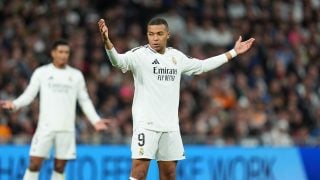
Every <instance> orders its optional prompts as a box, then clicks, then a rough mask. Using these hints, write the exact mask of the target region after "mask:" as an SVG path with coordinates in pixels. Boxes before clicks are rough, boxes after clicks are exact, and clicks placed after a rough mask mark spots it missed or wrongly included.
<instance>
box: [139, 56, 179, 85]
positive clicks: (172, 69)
mask: <svg viewBox="0 0 320 180" xmlns="http://www.w3.org/2000/svg"><path fill="white" fill-rule="evenodd" d="M140 61H142V64H141V66H140V73H141V75H142V76H143V77H146V78H150V79H151V80H153V81H155V82H160V83H169V82H174V81H176V80H177V79H179V77H180V69H179V58H178V57H177V56H174V55H172V54H165V55H161V54H152V55H150V54H149V55H148V54H146V55H144V57H141V59H140Z"/></svg>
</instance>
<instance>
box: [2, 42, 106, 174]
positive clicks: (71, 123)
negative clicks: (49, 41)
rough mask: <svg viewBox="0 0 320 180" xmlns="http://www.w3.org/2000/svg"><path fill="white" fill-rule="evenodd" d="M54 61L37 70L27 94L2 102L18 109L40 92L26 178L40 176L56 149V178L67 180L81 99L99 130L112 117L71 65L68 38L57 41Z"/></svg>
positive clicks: (91, 120) (74, 146) (73, 155)
mask: <svg viewBox="0 0 320 180" xmlns="http://www.w3.org/2000/svg"><path fill="white" fill-rule="evenodd" d="M51 56H52V59H53V60H52V63H50V64H47V65H44V66H42V67H39V68H37V69H36V70H35V72H34V73H33V75H32V77H31V80H30V83H29V85H28V87H27V88H26V90H25V91H24V93H23V94H22V95H21V96H19V97H18V98H17V99H15V100H14V101H8V100H7V101H1V106H2V108H4V109H8V110H18V109H20V108H21V107H23V106H26V105H28V104H30V103H31V102H32V101H33V100H34V98H35V97H36V95H37V94H38V92H39V95H40V112H39V121H38V126H37V129H36V132H35V134H34V137H33V139H32V142H31V148H30V164H29V168H28V169H27V170H26V172H25V175H24V178H23V179H24V180H35V179H38V176H39V170H40V168H41V164H42V161H43V160H44V159H45V158H48V157H49V153H50V150H51V148H52V147H54V150H55V159H54V171H53V173H52V179H55V180H60V179H64V168H65V165H66V163H67V161H68V160H69V159H75V158H76V149H75V148H76V137H75V114H76V103H77V100H78V102H79V104H80V106H81V108H82V110H83V112H84V113H85V115H86V116H87V117H88V119H89V120H90V122H91V123H92V125H93V126H94V128H95V130H97V131H100V130H105V129H107V127H108V126H107V125H108V123H109V120H108V119H101V118H100V117H99V116H98V114H97V113H96V111H95V109H94V106H93V104H92V102H91V100H90V98H89V95H88V92H87V89H86V84H85V80H84V77H83V75H82V73H81V72H80V71H79V70H77V69H75V68H72V67H70V66H69V65H68V60H69V56H70V47H69V45H68V42H67V41H65V40H58V41H56V42H54V43H53V46H52V50H51Z"/></svg>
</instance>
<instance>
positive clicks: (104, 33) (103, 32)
mask: <svg viewBox="0 0 320 180" xmlns="http://www.w3.org/2000/svg"><path fill="white" fill-rule="evenodd" d="M98 25H99V30H100V33H101V36H102V39H103V41H104V42H107V41H108V39H109V35H108V27H107V25H106V23H105V21H104V19H100V20H99V21H98Z"/></svg>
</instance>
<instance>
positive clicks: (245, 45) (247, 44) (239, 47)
mask: <svg viewBox="0 0 320 180" xmlns="http://www.w3.org/2000/svg"><path fill="white" fill-rule="evenodd" d="M254 41H255V39H254V38H250V39H248V40H246V41H243V42H242V37H241V36H240V37H239V39H238V40H237V41H236V44H235V45H234V50H235V51H236V52H237V54H238V55H240V54H243V53H245V52H247V51H248V50H249V49H250V48H251V46H252V44H253V42H254Z"/></svg>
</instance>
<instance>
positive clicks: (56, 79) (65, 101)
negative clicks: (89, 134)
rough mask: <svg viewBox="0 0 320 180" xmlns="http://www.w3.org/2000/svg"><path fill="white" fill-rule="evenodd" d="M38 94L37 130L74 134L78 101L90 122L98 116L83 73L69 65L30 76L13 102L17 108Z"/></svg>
mask: <svg viewBox="0 0 320 180" xmlns="http://www.w3.org/2000/svg"><path fill="white" fill-rule="evenodd" d="M38 92H40V110H39V121H38V127H37V130H53V131H74V130H75V116H76V103H77V100H78V101H79V104H80V106H81V108H82V110H83V112H84V113H85V115H86V116H87V117H88V119H89V120H90V121H91V123H93V124H94V123H96V122H97V121H99V120H100V117H99V116H98V114H97V113H96V111H95V109H94V106H93V104H92V102H91V100H90V98H89V95H88V92H87V89H86V85H85V80H84V77H83V75H82V73H81V72H80V71H79V70H77V69H75V68H72V67H70V66H66V67H65V68H63V69H59V68H56V67H55V66H54V65H53V64H52V63H51V64H48V65H45V66H42V67H39V68H37V69H36V70H35V72H34V73H33V74H32V77H31V80H30V83H29V85H28V87H27V89H26V90H25V91H24V93H23V94H22V95H21V96H19V97H18V98H17V99H16V100H14V101H13V103H14V104H15V106H16V109H19V108H21V107H22V106H26V105H28V104H30V103H31V102H32V100H33V99H34V98H35V97H36V95H37V94H38Z"/></svg>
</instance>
